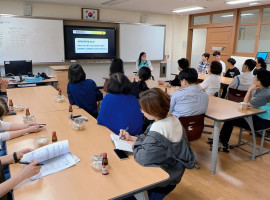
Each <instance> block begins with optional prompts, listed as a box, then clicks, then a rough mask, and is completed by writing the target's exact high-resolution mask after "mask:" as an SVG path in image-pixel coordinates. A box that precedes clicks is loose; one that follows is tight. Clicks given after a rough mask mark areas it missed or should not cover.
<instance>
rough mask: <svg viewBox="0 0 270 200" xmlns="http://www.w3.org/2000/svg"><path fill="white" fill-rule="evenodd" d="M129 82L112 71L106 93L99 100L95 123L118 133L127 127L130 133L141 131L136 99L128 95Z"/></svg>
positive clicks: (121, 75)
mask: <svg viewBox="0 0 270 200" xmlns="http://www.w3.org/2000/svg"><path fill="white" fill-rule="evenodd" d="M130 91H131V82H130V81H129V79H128V78H127V77H126V76H125V75H124V74H122V73H114V74H112V75H111V76H110V79H109V82H108V92H109V93H108V94H107V95H106V96H105V98H104V99H103V101H102V102H101V106H100V111H99V115H98V118H97V123H98V124H99V125H104V126H106V127H107V128H109V129H110V130H111V131H113V132H114V133H115V134H118V133H119V130H120V129H126V128H127V127H128V128H129V132H130V134H131V135H137V134H141V133H142V126H143V114H142V112H141V110H140V106H139V103H138V100H137V99H136V98H135V97H134V96H133V95H130V94H129V93H130Z"/></svg>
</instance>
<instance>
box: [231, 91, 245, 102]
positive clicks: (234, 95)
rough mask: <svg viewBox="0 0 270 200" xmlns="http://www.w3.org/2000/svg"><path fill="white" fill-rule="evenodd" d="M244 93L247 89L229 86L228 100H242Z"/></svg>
mask: <svg viewBox="0 0 270 200" xmlns="http://www.w3.org/2000/svg"><path fill="white" fill-rule="evenodd" d="M246 93H247V91H242V90H237V89H233V88H229V90H228V100H231V101H235V102H242V101H243V100H244V98H245V96H246Z"/></svg>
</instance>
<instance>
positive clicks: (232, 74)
mask: <svg viewBox="0 0 270 200" xmlns="http://www.w3.org/2000/svg"><path fill="white" fill-rule="evenodd" d="M235 63H236V60H235V59H233V58H229V59H228V60H227V66H228V68H229V69H228V70H227V72H226V74H225V77H228V78H234V77H235V76H237V75H239V74H240V72H239V70H238V69H237V67H235V66H234V65H235ZM227 90H228V85H225V86H224V87H223V92H222V95H221V98H225V97H226V95H227Z"/></svg>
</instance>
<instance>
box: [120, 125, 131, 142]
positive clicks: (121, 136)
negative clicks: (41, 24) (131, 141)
mask: <svg viewBox="0 0 270 200" xmlns="http://www.w3.org/2000/svg"><path fill="white" fill-rule="evenodd" d="M128 129H129V127H127V128H126V129H125V131H128ZM122 138H123V135H120V136H119V139H120V140H122Z"/></svg>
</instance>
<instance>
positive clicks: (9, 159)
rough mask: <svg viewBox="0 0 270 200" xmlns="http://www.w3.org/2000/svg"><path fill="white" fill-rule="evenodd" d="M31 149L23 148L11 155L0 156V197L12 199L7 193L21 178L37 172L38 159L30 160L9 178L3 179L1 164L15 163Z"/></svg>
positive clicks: (38, 168) (38, 167)
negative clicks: (29, 162) (30, 161)
mask: <svg viewBox="0 0 270 200" xmlns="http://www.w3.org/2000/svg"><path fill="white" fill-rule="evenodd" d="M30 151H32V149H23V150H21V151H18V152H14V153H13V155H7V156H1V157H0V199H3V200H7V199H13V198H12V195H11V194H10V193H9V191H11V190H12V189H13V188H14V187H15V186H16V185H18V184H19V183H20V182H22V181H23V180H25V179H27V178H30V177H32V176H34V175H36V174H38V173H39V171H40V168H41V166H38V165H37V164H38V161H36V162H32V163H31V164H29V165H26V166H25V167H23V168H22V169H21V171H20V172H19V173H17V174H15V175H14V176H12V177H11V178H10V179H8V180H5V176H4V173H3V166H7V165H9V164H12V163H17V162H19V160H20V159H21V158H22V157H23V155H24V154H25V153H28V152H30Z"/></svg>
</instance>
